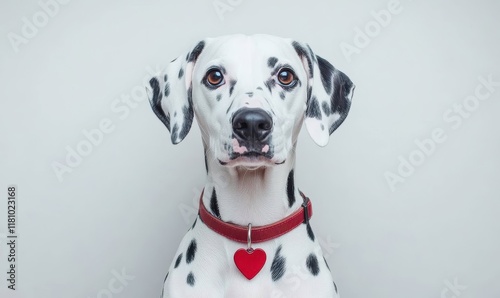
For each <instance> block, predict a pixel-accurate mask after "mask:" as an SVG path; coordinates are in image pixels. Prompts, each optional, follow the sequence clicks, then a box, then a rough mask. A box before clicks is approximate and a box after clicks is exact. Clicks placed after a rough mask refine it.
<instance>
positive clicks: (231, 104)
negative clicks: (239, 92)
mask: <svg viewBox="0 0 500 298" xmlns="http://www.w3.org/2000/svg"><path fill="white" fill-rule="evenodd" d="M233 103H234V100H233V101H231V103H230V104H229V107H227V110H226V114H228V113H229V110H230V109H231V107H232V106H233Z"/></svg>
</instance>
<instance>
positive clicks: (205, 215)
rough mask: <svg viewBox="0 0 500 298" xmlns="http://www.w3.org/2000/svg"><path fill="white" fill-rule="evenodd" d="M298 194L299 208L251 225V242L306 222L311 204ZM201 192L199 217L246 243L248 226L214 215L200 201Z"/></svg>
mask: <svg viewBox="0 0 500 298" xmlns="http://www.w3.org/2000/svg"><path fill="white" fill-rule="evenodd" d="M299 192H300V195H301V196H302V198H303V199H304V203H302V206H301V208H300V209H299V210H297V211H295V212H294V213H292V214H290V215H289V216H287V217H285V218H283V219H282V220H280V221H277V222H275V223H272V224H269V225H265V226H259V227H253V226H252V228H251V242H253V243H259V242H265V241H268V240H271V239H274V238H277V237H279V236H282V235H284V234H286V233H288V232H290V231H291V230H293V229H295V228H296V227H298V226H300V225H301V224H302V223H308V222H309V218H311V217H312V204H311V201H310V200H309V198H308V197H306V196H305V195H304V194H303V193H302V192H301V191H299ZM202 197H203V192H202V193H201V196H200V219H201V220H202V221H203V223H205V224H206V225H207V226H208V227H209V228H210V229H212V230H213V231H214V232H216V233H218V234H220V235H222V236H224V237H226V238H228V239H230V240H233V241H237V242H241V243H247V241H248V235H249V231H248V230H249V228H248V227H246V226H240V225H236V224H232V223H227V222H224V221H222V220H220V219H219V218H218V217H215V216H214V215H212V214H211V213H210V212H208V210H207V208H205V205H203V202H202Z"/></svg>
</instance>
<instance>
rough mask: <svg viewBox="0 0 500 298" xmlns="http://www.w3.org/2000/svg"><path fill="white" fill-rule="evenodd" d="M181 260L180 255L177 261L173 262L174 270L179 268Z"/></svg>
mask: <svg viewBox="0 0 500 298" xmlns="http://www.w3.org/2000/svg"><path fill="white" fill-rule="evenodd" d="M181 260H182V253H181V254H180V255H179V256H178V257H177V260H175V265H174V268H177V267H179V264H180V263H181Z"/></svg>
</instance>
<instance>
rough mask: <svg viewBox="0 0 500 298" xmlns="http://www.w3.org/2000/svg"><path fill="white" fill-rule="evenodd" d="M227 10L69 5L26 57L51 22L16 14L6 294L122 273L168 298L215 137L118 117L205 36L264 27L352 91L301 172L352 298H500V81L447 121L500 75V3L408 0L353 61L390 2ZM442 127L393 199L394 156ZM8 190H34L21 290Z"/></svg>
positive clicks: (344, 292)
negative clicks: (60, 170) (339, 75)
mask: <svg viewBox="0 0 500 298" xmlns="http://www.w3.org/2000/svg"><path fill="white" fill-rule="evenodd" d="M226 1H227V0H221V1H218V2H217V1H215V2H213V1H212V0H206V1H202V0H190V1H181V0H177V1H170V2H167V1H153V0H147V1H132V0H122V1H95V0H93V1H79V0H73V1H69V3H68V4H65V5H60V6H59V11H58V12H57V13H56V14H55V15H54V16H53V17H49V19H48V21H47V24H46V25H45V26H43V27H40V28H39V29H38V32H37V33H36V34H34V36H32V37H30V38H27V40H26V43H22V44H20V45H18V52H16V51H15V47H13V46H12V44H11V42H10V41H9V37H8V34H9V33H10V32H12V33H14V34H18V35H19V36H21V35H22V27H23V24H24V23H23V17H26V18H27V19H29V20H32V18H33V15H35V14H36V13H38V12H40V11H43V10H42V9H41V8H40V6H39V4H38V2H37V1H31V0H30V1H22V3H21V2H20V1H14V0H4V1H2V3H1V4H0V20H1V30H0V31H1V32H0V37H1V39H0V49H1V56H0V82H1V88H0V187H1V191H0V199H1V201H0V236H2V238H0V242H1V243H0V244H1V246H0V268H1V270H0V276H1V278H0V296H1V297H28V298H31V297H40V298H45V297H47V298H58V297H77V298H78V297H111V296H109V295H107V294H106V291H109V289H108V284H109V283H110V281H112V280H113V278H114V275H113V272H114V271H118V272H119V271H121V270H123V269H124V270H125V272H126V273H127V274H128V275H130V276H133V277H134V278H133V279H132V280H131V281H128V282H126V285H125V286H123V287H121V288H120V290H119V291H117V293H114V294H112V297H134V298H136V297H158V296H159V294H160V292H161V288H162V282H163V278H164V275H165V273H166V271H167V269H168V266H169V264H170V262H171V261H172V259H173V258H174V252H175V250H176V249H177V245H178V243H179V241H180V239H181V237H182V235H183V234H184V233H185V231H186V230H187V229H188V228H189V226H190V224H191V221H192V219H193V218H194V213H195V212H196V211H195V209H194V207H195V205H194V204H193V198H195V197H196V196H197V195H198V194H199V191H200V190H201V189H200V187H201V186H202V185H203V184H204V175H205V170H204V165H203V151H202V145H201V138H200V133H199V129H198V128H197V125H196V124H195V125H193V129H192V131H191V133H190V134H189V135H188V136H187V138H186V139H185V140H184V141H183V142H182V143H181V144H179V145H177V146H174V145H172V144H171V142H170V136H169V134H168V131H167V130H166V129H165V127H164V126H163V124H162V123H161V122H160V121H159V120H158V119H157V118H156V116H155V115H154V114H153V112H152V111H151V109H150V107H149V103H148V102H147V100H146V99H145V98H138V100H139V102H138V103H137V106H136V107H134V108H130V109H129V114H128V115H127V116H126V117H124V115H123V114H122V113H117V112H116V111H114V110H113V109H112V106H113V104H116V102H115V101H117V100H121V99H122V98H123V97H122V96H132V90H137V88H139V87H141V88H142V84H143V81H144V79H145V78H147V77H148V76H149V74H148V72H150V70H148V69H150V68H152V69H155V68H156V67H157V66H158V67H165V66H166V65H167V63H168V62H169V61H170V60H172V59H173V58H175V57H177V56H178V55H181V54H183V53H185V52H186V51H188V50H189V49H190V48H191V47H192V46H193V45H194V44H195V43H196V42H197V41H198V40H200V39H203V38H204V37H207V36H218V35H224V34H228V33H248V34H252V33H267V34H273V35H278V36H284V37H292V38H294V39H297V40H300V41H304V42H307V43H309V44H310V45H311V47H312V49H313V50H314V51H315V52H316V53H317V54H319V55H321V56H323V57H324V58H326V59H328V60H329V61H331V62H332V63H333V64H334V65H335V66H336V67H338V68H339V69H341V70H342V71H344V72H345V73H346V74H348V75H349V76H350V78H351V79H352V80H353V81H354V83H355V84H356V86H357V88H356V92H355V94H354V98H353V105H352V108H351V112H350V114H349V116H348V117H347V119H346V121H345V122H344V124H343V125H342V126H341V127H340V128H339V130H338V131H336V132H335V133H334V134H333V135H332V137H331V139H330V144H329V145H328V146H327V147H325V148H319V147H317V146H316V145H315V144H314V143H313V142H312V140H311V139H310V138H309V137H308V136H307V134H306V132H305V130H303V131H302V133H301V137H300V139H299V146H298V157H297V168H296V175H297V178H296V183H297V185H298V186H299V188H301V189H302V190H303V191H305V192H306V193H307V194H308V195H309V196H310V197H311V198H312V199H313V201H314V204H315V210H316V213H315V216H314V218H313V221H312V225H313V228H314V230H315V233H316V235H317V236H318V238H319V239H321V241H322V246H323V249H324V251H325V253H326V254H327V260H328V261H329V263H330V267H331V268H332V271H333V275H334V278H335V281H336V283H337V285H338V286H339V290H340V293H341V296H342V297H343V298H358V297H381V298H392V297H406V298H422V297H442V298H443V297H447V298H452V297H460V298H498V297H500V285H499V280H500V268H499V267H500V256H499V253H500V216H499V215H500V190H499V182H500V179H499V176H500V175H499V174H500V170H499V167H500V158H499V155H498V154H499V149H500V140H499V135H500V134H499V133H500V125H499V124H500V120H499V118H498V110H499V108H500V87H498V86H497V87H495V89H497V90H496V92H493V93H492V94H491V96H489V97H488V98H487V99H486V100H482V101H479V102H478V105H477V106H476V108H475V109H474V110H473V111H472V112H470V115H468V118H463V119H462V120H463V121H462V123H461V125H460V126H459V127H457V128H454V127H453V125H452V124H453V123H450V122H449V121H448V122H447V121H446V120H445V119H444V118H443V114H444V113H445V112H446V111H447V110H449V109H453V106H454V105H455V104H462V103H463V102H464V100H465V99H466V98H467V96H472V95H474V92H475V89H476V87H477V86H479V85H480V84H481V83H480V81H479V79H478V78H479V77H483V78H487V77H488V76H490V75H491V76H492V78H493V80H494V81H497V82H498V81H500V69H499V66H500V57H499V53H500V33H499V31H498V28H500V19H499V18H498V11H499V9H500V2H498V1H474V2H472V1H465V0H455V1H451V0H448V1H444V0H438V1H426V2H423V1H409V0H401V2H400V6H401V8H400V13H397V14H393V15H392V17H391V21H390V23H389V24H388V25H387V26H386V27H383V28H381V30H380V32H378V34H375V33H377V32H375V33H372V36H373V37H372V38H370V41H369V42H368V44H367V45H363V46H364V47H363V48H362V49H360V50H359V53H355V54H352V55H350V56H349V55H346V54H344V53H343V52H342V50H341V44H342V43H343V42H344V43H349V44H351V45H353V44H354V38H355V34H356V28H360V29H361V30H363V31H364V30H365V27H366V26H370V24H372V25H373V23H370V22H372V21H373V20H374V17H373V15H372V12H373V11H375V12H378V11H380V10H382V9H387V5H388V1H385V0H377V1H368V0H365V1H347V0H344V1H307V2H306V1H303V2H298V1H297V2H296V3H293V2H292V1H285V0H279V1H263V0H258V1H254V0H252V1H250V0H243V1H236V0H232V1H231V3H233V4H235V5H234V7H233V6H231V8H232V10H230V11H226V12H224V13H222V14H219V15H218V14H217V12H216V9H215V8H214V3H216V4H217V3H226ZM42 21H43V20H42ZM379 27H380V26H379ZM374 28H375V27H374ZM11 36H12V35H11ZM137 86H139V87H137ZM136 87H137V88H136ZM134 88H136V89H134ZM136 98H137V96H136ZM119 104H120V105H121V106H124V103H119ZM455 115H456V114H455ZM106 118H107V119H109V120H110V121H111V122H112V125H113V127H114V130H113V131H112V132H111V133H108V134H105V135H104V138H103V140H102V142H101V143H100V144H98V145H96V146H93V148H92V152H91V153H90V154H89V155H88V156H85V157H83V159H82V161H81V162H79V163H78V165H76V166H75V167H73V168H72V172H71V173H64V174H63V175H62V181H59V179H58V178H57V176H56V174H55V172H54V170H53V168H52V166H53V164H54V163H56V162H57V163H61V164H65V163H66V161H65V160H66V156H67V154H68V146H69V147H70V148H73V149H75V148H77V146H78V144H79V143H81V142H82V141H85V140H86V137H85V136H84V134H83V133H82V130H88V131H89V130H92V129H96V128H97V127H98V126H99V122H100V121H102V120H103V119H106ZM436 128H438V129H442V130H443V131H444V134H445V136H446V141H445V142H442V143H440V144H437V145H436V148H435V150H434V151H433V152H431V153H430V154H428V155H426V156H425V157H424V159H423V160H422V161H421V164H420V165H418V166H416V167H415V169H414V171H413V173H411V174H410V175H407V176H408V177H406V178H404V182H400V183H397V184H396V185H395V187H394V191H392V190H391V187H390V186H389V184H388V183H387V181H386V178H385V177H384V174H385V173H386V172H388V171H390V172H392V173H394V174H397V175H399V173H398V165H399V163H400V160H399V157H400V156H401V157H403V158H404V159H406V160H408V158H409V156H410V155H411V154H412V152H413V155H414V157H415V156H418V154H419V153H418V152H417V151H418V150H419V147H418V146H417V145H416V144H415V141H416V140H424V139H428V138H430V137H431V135H432V131H433V130H434V129H436ZM415 152H416V153H415ZM415 154H417V155H415ZM407 174H408V173H407ZM9 184H16V185H17V186H18V189H19V197H18V212H19V216H18V226H17V230H18V234H19V239H18V248H17V249H18V252H17V253H18V267H19V268H18V276H17V278H18V280H17V288H18V290H17V291H16V292H15V293H14V292H13V291H10V290H7V289H6V287H7V283H6V281H5V279H6V278H7V277H6V273H5V272H6V271H7V256H6V248H7V246H6V245H5V243H6V239H5V235H6V233H7V230H6V208H5V207H6V203H5V202H6V199H7V194H6V192H7V190H6V189H7V185H9ZM2 202H4V203H2ZM454 282H456V283H458V284H459V288H460V289H461V290H460V292H457V293H454V292H453V291H452V290H451V289H450V286H449V285H450V284H453V283H454ZM465 287H466V288H465ZM259 298H260V297H259Z"/></svg>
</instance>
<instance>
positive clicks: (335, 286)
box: [333, 282, 339, 294]
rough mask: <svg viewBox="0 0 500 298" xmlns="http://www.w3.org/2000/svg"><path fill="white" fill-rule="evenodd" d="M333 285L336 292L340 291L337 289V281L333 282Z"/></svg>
mask: <svg viewBox="0 0 500 298" xmlns="http://www.w3.org/2000/svg"><path fill="white" fill-rule="evenodd" d="M333 287H334V288H335V293H337V294H338V293H339V291H337V284H335V282H333Z"/></svg>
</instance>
